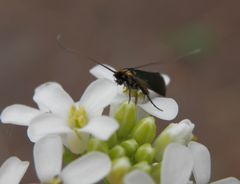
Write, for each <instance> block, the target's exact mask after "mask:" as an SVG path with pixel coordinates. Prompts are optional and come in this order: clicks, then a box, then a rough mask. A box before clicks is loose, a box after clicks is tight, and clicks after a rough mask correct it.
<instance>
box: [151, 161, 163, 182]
mask: <svg viewBox="0 0 240 184" xmlns="http://www.w3.org/2000/svg"><path fill="white" fill-rule="evenodd" d="M160 169H161V164H160V163H154V164H153V165H152V171H151V176H152V178H153V179H154V180H155V182H156V183H160V176H161V175H160Z"/></svg>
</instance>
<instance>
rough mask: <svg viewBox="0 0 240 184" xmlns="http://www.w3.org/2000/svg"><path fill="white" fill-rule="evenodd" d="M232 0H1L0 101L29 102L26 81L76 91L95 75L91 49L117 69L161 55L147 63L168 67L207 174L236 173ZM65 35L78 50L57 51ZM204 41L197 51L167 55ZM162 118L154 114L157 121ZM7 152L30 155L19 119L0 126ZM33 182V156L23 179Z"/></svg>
mask: <svg viewBox="0 0 240 184" xmlns="http://www.w3.org/2000/svg"><path fill="white" fill-rule="evenodd" d="M239 6H240V2H239V0H229V1H224V0H202V1H192V0H181V1H179V0H161V1H154V0H152V1H149V0H141V1H139V0H133V1H127V0H122V1H110V0H100V1H92V0H89V1H81V0H51V1H49V0H31V1H30V0H21V1H18V0H11V1H9V0H1V1H0V85H1V89H0V94H1V96H0V109H1V110H2V109H3V108H4V107H6V106H8V105H10V104H14V103H21V104H27V105H30V106H35V104H34V103H33V101H32V95H33V90H34V88H35V87H36V86H38V85H39V84H41V83H43V82H45V81H58V82H60V83H61V84H62V85H63V86H64V88H65V89H66V90H67V91H68V92H69V93H70V94H71V95H72V96H73V97H74V99H76V100H77V99H78V98H79V97H80V95H81V94H82V93H83V90H84V89H85V88H86V86H87V85H88V84H89V83H90V82H91V81H92V80H93V79H94V78H93V77H92V76H91V75H90V74H89V72H88V70H89V69H90V68H91V67H92V66H94V63H92V62H91V61H89V60H87V58H86V56H87V55H88V56H91V57H94V58H96V59H98V60H99V61H101V62H103V63H107V64H110V65H112V66H114V67H115V68H121V67H130V66H136V65H139V64H144V63H148V62H151V61H159V60H161V64H160V65H157V66H156V65H155V66H151V67H148V68H146V70H150V71H159V72H164V73H167V74H169V75H170V76H171V78H172V82H171V85H170V86H169V88H168V96H171V97H173V98H175V99H176V100H177V101H178V103H179V106H180V112H179V115H178V117H177V118H176V119H175V120H174V122H178V121H180V120H182V119H183V118H190V119H191V120H192V121H193V122H194V123H195V124H196V129H195V134H196V135H197V137H198V140H199V141H200V142H202V143H203V144H205V145H207V147H208V148H209V149H210V151H211V155H212V173H213V174H212V179H213V180H215V179H220V178H224V177H227V176H236V177H239V178H240V158H239V156H240V146H239V145H240V143H239V142H240V133H239V132H240V113H239V104H240V74H239V67H240V63H239V60H240V52H239V51H240V50H239V48H240V47H239V45H240V34H239V32H240V13H239ZM59 33H61V34H62V42H64V44H65V45H66V46H68V47H71V48H75V49H77V50H79V51H80V52H81V53H82V56H80V57H76V56H74V55H71V54H69V53H66V52H64V51H63V50H61V49H60V48H59V47H58V45H57V42H56V36H57V34H59ZM196 48H201V49H202V52H201V54H200V55H198V56H195V57H194V58H191V59H185V60H182V61H179V62H175V61H174V58H176V57H177V56H179V55H182V54H186V53H188V52H190V51H191V50H194V49H196ZM167 124H168V122H164V121H159V127H160V128H162V127H165V126H166V125H167ZM10 155H16V156H18V157H20V158H21V159H23V160H30V161H32V144H31V143H30V142H29V140H28V138H27V136H26V128H25V127H17V126H13V125H0V163H2V162H3V161H4V160H5V159H6V158H8V157H9V156H10ZM34 181H36V176H35V171H34V167H33V164H32V165H31V167H30V168H29V169H28V173H27V174H26V176H25V177H24V179H23V182H22V183H29V182H34Z"/></svg>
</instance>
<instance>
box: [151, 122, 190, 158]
mask: <svg viewBox="0 0 240 184" xmlns="http://www.w3.org/2000/svg"><path fill="white" fill-rule="evenodd" d="M194 127H195V125H194V124H193V123H192V122H191V121H190V120H189V119H184V120H182V121H181V122H179V123H171V124H169V125H168V126H167V127H166V128H165V129H164V130H163V131H162V132H161V134H159V136H158V137H157V138H156V140H155V142H154V147H155V149H156V159H157V160H158V161H161V159H162V156H163V153H164V150H165V148H166V147H167V145H168V144H170V143H180V144H183V145H187V144H188V143H189V142H190V141H191V140H192V138H193V133H192V132H193V129H194Z"/></svg>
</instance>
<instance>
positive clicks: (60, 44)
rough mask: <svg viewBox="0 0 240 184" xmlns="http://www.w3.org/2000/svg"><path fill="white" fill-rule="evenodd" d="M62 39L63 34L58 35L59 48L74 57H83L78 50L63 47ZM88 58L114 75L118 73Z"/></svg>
mask: <svg viewBox="0 0 240 184" xmlns="http://www.w3.org/2000/svg"><path fill="white" fill-rule="evenodd" d="M61 38H62V36H61V34H58V35H57V44H58V46H59V47H60V48H61V49H63V50H64V51H66V52H68V53H71V54H74V55H76V56H81V55H82V54H81V53H80V52H78V51H77V50H74V49H71V48H68V47H65V46H64V45H63V43H62V42H61ZM86 57H87V58H88V59H89V60H91V61H93V62H94V63H96V64H99V65H101V66H102V67H104V68H106V69H108V70H109V71H111V72H113V73H116V71H114V70H112V69H111V68H109V67H108V66H106V65H104V64H102V63H100V62H99V61H97V60H96V59H94V58H92V57H89V56H86Z"/></svg>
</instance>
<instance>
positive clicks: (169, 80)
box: [161, 73, 171, 86]
mask: <svg viewBox="0 0 240 184" xmlns="http://www.w3.org/2000/svg"><path fill="white" fill-rule="evenodd" d="M161 76H162V77H163V80H164V82H165V85H166V86H168V85H169V84H170V82H171V79H170V77H169V76H168V75H167V74H164V73H161Z"/></svg>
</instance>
